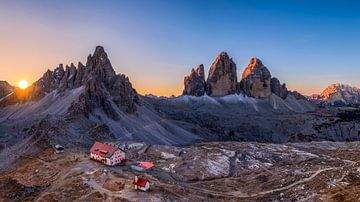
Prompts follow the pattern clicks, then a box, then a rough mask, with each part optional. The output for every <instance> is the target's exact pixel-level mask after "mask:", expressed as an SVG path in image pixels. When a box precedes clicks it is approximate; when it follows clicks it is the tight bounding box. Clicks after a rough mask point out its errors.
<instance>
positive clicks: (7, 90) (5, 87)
mask: <svg viewBox="0 0 360 202" xmlns="http://www.w3.org/2000/svg"><path fill="white" fill-rule="evenodd" d="M14 89H15V87H14V86H11V85H10V84H9V83H8V82H6V81H0V99H3V98H4V97H5V96H8V95H10V94H11V93H12V92H13V91H14Z"/></svg>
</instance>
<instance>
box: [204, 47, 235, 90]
mask: <svg viewBox="0 0 360 202" xmlns="http://www.w3.org/2000/svg"><path fill="white" fill-rule="evenodd" d="M237 86H238V85H237V75H236V64H235V63H234V61H233V60H232V58H230V57H229V56H228V54H227V53H226V52H221V53H220V54H219V55H218V56H217V58H216V60H215V61H214V63H213V64H212V65H211V67H210V70H209V75H208V79H207V83H206V87H207V88H206V92H207V94H208V95H210V96H224V95H229V94H233V93H236V92H237Z"/></svg>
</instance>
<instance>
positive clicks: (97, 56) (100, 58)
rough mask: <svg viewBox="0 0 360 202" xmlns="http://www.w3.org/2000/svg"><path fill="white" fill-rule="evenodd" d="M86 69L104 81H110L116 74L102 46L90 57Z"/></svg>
mask: <svg viewBox="0 0 360 202" xmlns="http://www.w3.org/2000/svg"><path fill="white" fill-rule="evenodd" d="M86 67H87V68H88V69H89V70H90V71H92V72H93V73H94V74H96V76H97V77H98V78H101V79H102V80H103V81H105V80H106V81H109V80H110V78H111V77H113V76H115V75H116V73H115V71H114V69H113V67H112V65H111V62H110V60H109V58H108V56H107V54H106V52H105V50H104V48H103V47H102V46H97V47H96V49H95V51H94V54H93V55H92V56H91V54H90V55H89V56H88V59H87V62H86Z"/></svg>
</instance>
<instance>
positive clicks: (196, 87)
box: [183, 64, 206, 96]
mask: <svg viewBox="0 0 360 202" xmlns="http://www.w3.org/2000/svg"><path fill="white" fill-rule="evenodd" d="M184 86H185V89H184V91H183V95H193V96H202V95H204V94H205V89H206V83H205V71H204V65H203V64H201V65H199V67H197V68H196V69H194V68H193V69H191V73H190V75H189V76H185V78H184Z"/></svg>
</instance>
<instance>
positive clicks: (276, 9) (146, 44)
mask: <svg viewBox="0 0 360 202" xmlns="http://www.w3.org/2000/svg"><path fill="white" fill-rule="evenodd" d="M0 3H1V6H0V22H1V25H2V26H1V27H0V43H1V44H2V48H1V49H0V55H1V60H0V75H1V76H0V80H6V81H8V82H9V83H11V84H12V85H17V83H18V82H19V81H20V80H22V79H26V80H27V81H29V82H30V83H32V82H34V81H36V80H37V79H39V78H40V77H41V76H42V75H43V73H44V72H45V71H46V70H47V69H53V68H55V67H56V66H57V65H58V64H60V63H62V64H64V65H66V64H70V63H71V62H73V63H75V64H77V62H79V61H81V62H82V63H85V62H86V57H87V55H88V54H89V53H93V51H94V49H95V47H96V46H97V45H102V46H104V48H105V50H106V52H107V53H108V55H109V58H110V60H111V62H112V65H113V67H114V69H115V70H116V72H117V73H123V74H126V75H127V76H128V77H129V78H130V81H131V82H132V84H133V87H134V88H135V89H136V90H137V91H138V92H139V93H141V94H147V93H152V94H155V95H165V96H169V95H172V94H174V95H179V94H181V92H182V90H183V78H184V76H185V75H188V74H189V73H190V70H191V68H193V67H196V66H198V65H199V64H204V66H205V69H206V73H207V70H208V69H209V67H210V65H211V63H212V62H213V61H214V60H215V58H216V56H217V55H218V54H219V53H220V52H221V51H227V52H228V53H229V55H230V57H232V58H233V59H234V61H235V63H236V64H237V73H238V76H239V77H238V78H240V76H241V74H242V71H243V70H244V69H245V67H246V66H247V64H248V63H249V60H250V58H251V57H253V56H257V57H258V58H260V59H261V60H262V61H263V63H264V64H265V65H266V66H267V67H268V68H269V70H270V71H271V74H272V76H275V77H277V78H279V80H280V81H281V82H284V83H286V84H287V87H288V89H289V90H297V91H299V92H301V93H303V94H306V95H309V94H313V93H320V92H321V91H322V90H323V89H325V88H326V87H327V86H328V85H330V84H332V83H345V84H349V85H352V86H358V87H359V86H360V81H359V79H358V75H359V74H360V68H359V62H358V56H359V54H358V53H359V51H358V45H360V39H359V37H358V35H359V34H360V26H359V25H360V14H359V13H358V12H357V9H358V8H359V6H360V3H358V2H356V1H346V2H342V1H291V2H288V1H266V2H263V1H257V0H255V1H206V2H205V3H204V2H203V1H172V2H171V4H170V3H169V2H167V1H121V2H119V1H106V2H98V1H67V0H66V1H42V0H38V1H31V2H30V1H5V0H0Z"/></svg>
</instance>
